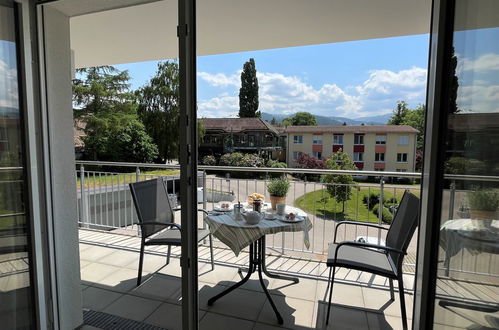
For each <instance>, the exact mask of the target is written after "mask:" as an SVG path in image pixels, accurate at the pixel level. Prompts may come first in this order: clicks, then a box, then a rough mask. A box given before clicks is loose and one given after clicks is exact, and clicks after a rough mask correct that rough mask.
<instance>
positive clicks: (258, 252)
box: [208, 235, 299, 324]
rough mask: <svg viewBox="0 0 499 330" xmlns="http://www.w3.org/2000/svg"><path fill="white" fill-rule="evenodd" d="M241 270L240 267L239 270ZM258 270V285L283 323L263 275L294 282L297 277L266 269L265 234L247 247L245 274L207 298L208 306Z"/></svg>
mask: <svg viewBox="0 0 499 330" xmlns="http://www.w3.org/2000/svg"><path fill="white" fill-rule="evenodd" d="M239 271H240V272H241V269H240V270H239ZM256 271H258V278H259V280H260V285H261V286H262V288H263V292H265V295H266V296H267V299H268V300H269V302H270V305H271V306H272V309H273V310H274V313H275V315H276V317H277V322H278V323H279V324H283V319H282V316H281V314H280V313H279V311H278V310H277V307H276V305H275V303H274V301H273V300H272V297H271V296H270V293H269V291H268V290H267V287H266V286H265V283H264V282H263V275H262V273H264V274H265V275H267V276H268V277H271V278H277V279H280V280H287V281H293V282H295V283H298V282H299V279H298V278H296V277H288V276H283V275H278V274H272V273H270V272H269V271H268V270H267V267H266V264H265V235H264V236H262V237H260V238H259V239H257V240H256V241H254V242H253V243H252V244H251V245H250V247H249V264H248V273H247V274H246V276H245V277H244V278H243V279H242V280H241V281H239V282H237V283H236V284H234V285H232V286H231V287H229V288H227V289H225V290H224V291H222V292H220V293H219V294H217V295H216V296H214V297H212V298H210V300H208V306H212V305H213V304H214V303H215V301H217V300H218V299H220V298H222V297H223V296H225V295H226V294H228V293H230V292H232V291H233V290H235V289H237V288H238V287H240V286H241V285H243V284H244V283H246V282H247V281H248V280H249V279H250V277H251V274H253V273H254V272H256Z"/></svg>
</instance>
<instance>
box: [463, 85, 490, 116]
mask: <svg viewBox="0 0 499 330" xmlns="http://www.w3.org/2000/svg"><path fill="white" fill-rule="evenodd" d="M457 104H458V107H459V109H461V110H462V111H464V112H467V111H472V112H475V113H477V112H499V85H484V86H480V85H471V86H459V89H458V96H457Z"/></svg>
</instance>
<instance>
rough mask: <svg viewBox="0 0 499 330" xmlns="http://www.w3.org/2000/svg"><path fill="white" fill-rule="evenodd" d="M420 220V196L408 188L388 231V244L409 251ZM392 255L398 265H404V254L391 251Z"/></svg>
mask: <svg viewBox="0 0 499 330" xmlns="http://www.w3.org/2000/svg"><path fill="white" fill-rule="evenodd" d="M418 221H419V198H417V197H416V196H414V195H413V194H412V193H411V192H409V190H406V191H405V193H404V196H403V197H402V200H401V201H400V204H399V207H398V208H397V212H396V213H395V217H394V218H393V221H392V224H391V226H390V229H389V230H388V233H387V234H386V246H389V247H392V248H395V249H399V250H402V251H404V252H406V251H407V247H408V246H409V243H410V242H411V239H412V236H413V235H414V231H415V230H416V227H417V225H418ZM390 256H391V257H392V260H393V261H394V263H395V265H396V266H397V267H401V266H402V261H403V259H404V256H402V255H400V254H398V253H395V252H390Z"/></svg>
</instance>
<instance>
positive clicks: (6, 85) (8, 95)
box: [0, 60, 19, 108]
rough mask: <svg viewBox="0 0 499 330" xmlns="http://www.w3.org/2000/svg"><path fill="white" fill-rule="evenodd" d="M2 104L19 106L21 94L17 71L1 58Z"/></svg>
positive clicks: (0, 88) (0, 84) (0, 103)
mask: <svg viewBox="0 0 499 330" xmlns="http://www.w3.org/2000/svg"><path fill="white" fill-rule="evenodd" d="M0 77H3V78H2V79H0V106H2V107H12V108H17V107H18V106H19V96H18V90H17V71H16V69H12V68H9V66H8V65H7V63H5V62H4V61H2V60H0Z"/></svg>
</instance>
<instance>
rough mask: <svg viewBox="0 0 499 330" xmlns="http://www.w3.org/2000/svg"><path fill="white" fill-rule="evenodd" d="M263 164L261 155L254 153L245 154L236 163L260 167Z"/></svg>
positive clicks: (243, 165) (242, 165)
mask: <svg viewBox="0 0 499 330" xmlns="http://www.w3.org/2000/svg"><path fill="white" fill-rule="evenodd" d="M264 164H265V161H264V160H263V158H262V157H260V156H258V155H255V154H245V155H244V156H243V157H242V158H241V160H240V162H239V164H238V165H235V166H241V167H262V166H263V165H264Z"/></svg>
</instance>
